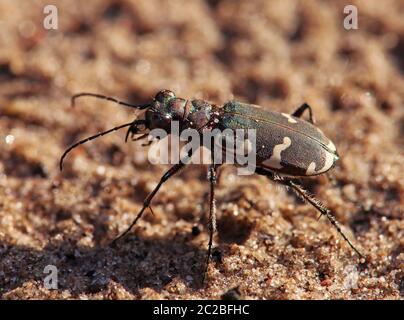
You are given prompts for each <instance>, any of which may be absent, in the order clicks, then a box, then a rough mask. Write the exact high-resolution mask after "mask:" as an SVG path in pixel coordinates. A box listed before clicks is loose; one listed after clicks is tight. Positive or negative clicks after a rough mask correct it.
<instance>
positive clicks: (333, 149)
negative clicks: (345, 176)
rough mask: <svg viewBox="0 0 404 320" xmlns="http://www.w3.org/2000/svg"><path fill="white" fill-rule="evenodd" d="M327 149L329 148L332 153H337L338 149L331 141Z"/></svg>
mask: <svg viewBox="0 0 404 320" xmlns="http://www.w3.org/2000/svg"><path fill="white" fill-rule="evenodd" d="M326 147H327V148H328V149H330V150H331V151H332V152H335V151H337V148H336V147H335V145H334V143H332V141H331V140H329V142H328V144H327V146H326Z"/></svg>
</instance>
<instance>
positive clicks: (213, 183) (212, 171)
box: [202, 164, 219, 284]
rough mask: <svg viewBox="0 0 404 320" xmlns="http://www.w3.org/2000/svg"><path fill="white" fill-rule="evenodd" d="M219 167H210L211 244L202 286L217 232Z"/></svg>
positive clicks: (212, 165) (213, 165)
mask: <svg viewBox="0 0 404 320" xmlns="http://www.w3.org/2000/svg"><path fill="white" fill-rule="evenodd" d="M218 167H219V165H215V164H211V165H210V167H209V182H210V198H209V243H208V253H207V256H206V263H205V270H204V273H203V278H202V284H203V283H204V282H205V278H206V275H207V272H208V268H209V262H210V258H211V256H212V245H213V235H214V234H215V232H216V197H215V187H216V179H217V168H218Z"/></svg>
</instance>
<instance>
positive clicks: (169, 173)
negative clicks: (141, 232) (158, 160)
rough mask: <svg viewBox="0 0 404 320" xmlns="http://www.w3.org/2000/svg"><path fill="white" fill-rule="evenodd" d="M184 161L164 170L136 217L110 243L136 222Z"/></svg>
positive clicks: (120, 236)
mask: <svg viewBox="0 0 404 320" xmlns="http://www.w3.org/2000/svg"><path fill="white" fill-rule="evenodd" d="M185 165H186V163H184V162H180V163H178V164H176V165H174V166H172V167H171V168H170V169H169V170H167V171H166V173H165V174H164V175H163V176H162V177H161V179H160V182H159V183H158V184H157V186H156V187H155V188H154V190H153V191H152V192H150V193H149V195H148V196H147V197H146V199H145V200H144V201H143V207H142V209H141V210H140V211H139V213H138V214H137V216H136V218H135V219H134V220H133V222H132V223H131V225H130V226H129V227H128V228H127V229H126V230H125V231H124V232H123V233H121V234H120V235H119V236H118V237H117V238H115V239H114V240H113V241H112V243H111V245H113V244H115V243H116V242H117V241H118V240H119V239H121V238H123V237H124V236H125V235H126V234H127V233H128V232H129V231H130V230H131V229H132V228H133V226H134V225H135V224H136V222H137V221H138V220H139V219H140V218H141V217H142V215H143V213H144V211H145V210H146V208H148V207H150V203H151V201H152V199H153V197H154V196H155V195H156V193H157V192H158V191H159V189H160V187H161V186H162V185H163V184H164V182H166V181H167V180H168V179H170V178H171V177H172V176H173V175H174V174H176V173H177V172H178V171H180V170H181V169H182V168H183V167H184V166H185Z"/></svg>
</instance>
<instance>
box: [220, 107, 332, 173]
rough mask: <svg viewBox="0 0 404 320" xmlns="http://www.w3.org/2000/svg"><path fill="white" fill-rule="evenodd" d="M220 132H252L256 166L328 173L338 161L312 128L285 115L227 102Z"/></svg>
mask: <svg viewBox="0 0 404 320" xmlns="http://www.w3.org/2000/svg"><path fill="white" fill-rule="evenodd" d="M223 111H224V112H223V119H222V121H221V123H220V129H221V130H224V129H226V128H229V129H232V130H235V129H245V130H247V129H255V130H256V150H257V156H256V162H257V166H259V167H263V168H267V169H270V170H273V171H276V172H280V173H283V174H287V175H294V176H313V175H318V174H322V173H324V172H326V171H328V170H330V169H331V168H332V167H333V165H334V164H335V162H336V161H337V160H338V154H337V151H336V148H335V146H334V144H333V143H332V142H331V140H329V139H328V138H327V137H325V136H324V134H323V133H322V132H321V131H320V130H319V129H318V128H317V127H315V126H314V125H312V124H310V123H309V122H307V121H304V120H302V119H299V118H296V117H292V116H290V115H289V114H285V113H278V112H273V111H269V110H264V109H261V108H258V107H254V106H252V105H249V104H244V103H240V102H238V101H230V102H228V103H226V104H225V105H224V107H223Z"/></svg>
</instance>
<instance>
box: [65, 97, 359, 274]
mask: <svg viewBox="0 0 404 320" xmlns="http://www.w3.org/2000/svg"><path fill="white" fill-rule="evenodd" d="M83 96H89V97H95V98H99V99H105V100H109V101H112V102H115V103H117V104H119V105H122V106H126V107H130V108H135V109H138V110H145V113H144V118H143V119H139V118H136V119H135V120H133V121H132V122H129V123H126V124H123V125H121V126H118V127H115V128H112V129H110V130H107V131H104V132H100V133H98V134H96V135H94V136H91V137H89V138H86V139H84V140H81V141H79V142H77V143H75V144H73V145H72V146H71V147H69V148H68V149H67V150H66V151H65V152H64V153H63V155H62V157H61V159H60V170H62V167H63V161H64V158H65V157H66V155H67V154H68V153H69V152H70V151H71V150H72V149H74V148H75V147H77V146H79V145H81V144H83V143H85V142H87V141H90V140H93V139H95V138H98V137H100V136H103V135H105V134H108V133H111V132H112V131H116V130H119V129H122V128H125V127H127V128H128V130H127V133H126V138H125V141H126V140H127V139H128V137H129V135H130V136H131V137H132V140H139V139H144V138H147V137H148V136H149V133H150V131H151V130H153V129H163V130H166V131H167V132H168V133H171V132H170V130H171V123H172V122H173V121H178V123H179V126H180V131H183V130H186V129H195V130H197V131H198V132H199V133H201V134H202V131H203V130H208V131H211V130H214V129H220V130H224V129H230V130H233V131H235V130H237V129H255V130H256V141H257V142H256V145H257V148H256V168H255V173H256V174H259V175H263V176H265V177H267V178H268V179H270V180H272V181H274V182H276V183H280V184H282V185H284V186H286V187H288V188H290V189H291V190H293V191H294V192H295V193H296V194H297V195H298V196H300V197H301V198H302V199H303V200H305V201H307V202H308V203H310V204H311V205H312V206H313V207H314V208H315V209H316V210H317V211H318V212H319V213H320V217H321V216H325V217H326V218H327V219H328V220H329V222H330V223H331V224H332V225H333V226H334V227H335V229H336V230H337V232H338V233H339V234H340V235H341V236H342V238H343V239H344V240H345V241H346V242H347V243H348V244H349V246H350V247H351V248H352V249H353V250H354V251H355V252H356V253H357V254H358V255H359V256H360V257H361V258H363V255H362V254H361V253H360V252H359V250H358V249H356V247H355V246H354V245H353V244H352V243H351V241H350V240H349V239H348V238H347V236H346V235H345V234H344V233H343V231H342V230H341V228H340V227H339V224H338V222H337V221H336V219H335V218H334V216H333V215H332V213H331V211H330V210H329V209H328V208H326V207H325V206H324V205H323V204H322V203H321V202H320V201H319V200H317V199H316V198H315V197H314V196H313V195H312V194H310V193H309V192H308V191H306V190H305V189H304V188H303V187H302V186H301V185H299V184H297V183H296V182H294V181H293V180H292V178H297V177H309V176H316V175H320V174H324V173H326V172H327V171H329V170H330V169H332V168H333V167H334V165H335V163H336V162H337V160H338V159H339V155H338V153H337V149H336V147H335V145H334V143H333V142H332V141H331V140H330V139H329V138H327V137H326V136H325V135H324V133H323V132H322V131H321V130H320V129H319V128H318V127H317V126H316V125H315V121H314V117H313V111H312V108H311V107H310V106H309V105H308V104H307V103H304V104H303V105H302V106H300V107H299V108H298V109H297V110H296V111H295V112H293V113H292V114H286V113H279V112H275V111H270V110H265V109H262V108H260V107H258V106H254V105H250V104H246V103H242V102H239V101H229V102H227V103H225V104H224V106H222V107H219V106H217V105H215V104H212V103H209V102H207V101H205V100H200V99H195V100H187V99H184V98H180V97H177V96H176V95H175V93H174V92H172V91H170V90H161V91H159V92H158V93H157V94H156V96H155V97H154V99H153V100H152V101H151V102H150V103H146V104H142V105H135V104H130V103H127V102H123V101H119V100H117V99H115V98H112V97H108V96H104V95H100V94H95V93H86V92H83V93H79V94H76V95H74V96H73V97H72V105H74V104H75V100H76V99H77V98H79V97H83ZM306 110H307V111H308V113H309V120H308V121H306V120H303V119H302V118H301V117H302V115H303V114H304V112H305V111H306ZM138 134H141V135H140V137H139V136H138V137H136V138H134V137H135V136H136V135H138ZM211 147H212V148H213V144H212V146H211ZM222 151H226V150H222ZM212 154H213V152H212ZM189 156H191V154H189ZM188 159H189V158H188ZM187 163H188V162H187V161H185V160H183V159H180V161H179V163H177V164H174V165H173V166H172V167H171V168H170V169H169V170H168V171H166V172H165V174H164V175H163V176H162V177H161V179H160V181H159V183H158V184H157V186H156V187H155V188H154V189H153V190H152V191H151V192H150V194H148V196H147V197H146V198H145V200H144V201H143V206H142V208H141V210H140V211H139V212H138V214H137V215H136V217H135V219H134V220H133V222H132V223H131V224H130V226H129V227H128V228H127V229H126V230H125V231H124V232H123V233H122V234H121V235H119V236H118V237H117V238H116V239H115V240H114V241H113V243H115V242H116V241H117V240H119V239H121V238H122V237H124V236H125V235H126V234H128V233H129V232H130V230H131V229H132V228H133V227H134V225H135V224H136V223H137V221H138V220H139V219H140V218H141V217H142V215H143V213H144V212H145V210H146V208H150V204H151V201H152V199H153V198H154V196H155V195H156V194H157V192H158V190H159V189H160V187H161V186H162V185H163V184H164V183H165V182H166V181H167V180H168V179H170V178H171V177H172V176H173V175H175V174H176V173H177V172H178V171H180V170H181V169H183V168H184V167H185V166H186V165H187ZM220 165H221V164H218V163H214V162H212V164H210V165H209V175H208V176H209V182H210V199H209V204H210V209H209V243H208V251H207V257H206V264H205V271H204V274H203V280H202V282H203V281H204V279H205V275H206V273H207V270H208V266H209V262H210V258H211V252H212V245H213V235H214V233H215V231H216V206H215V185H216V179H217V178H216V177H217V170H218V168H219V167H220ZM150 209H151V208H150Z"/></svg>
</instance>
